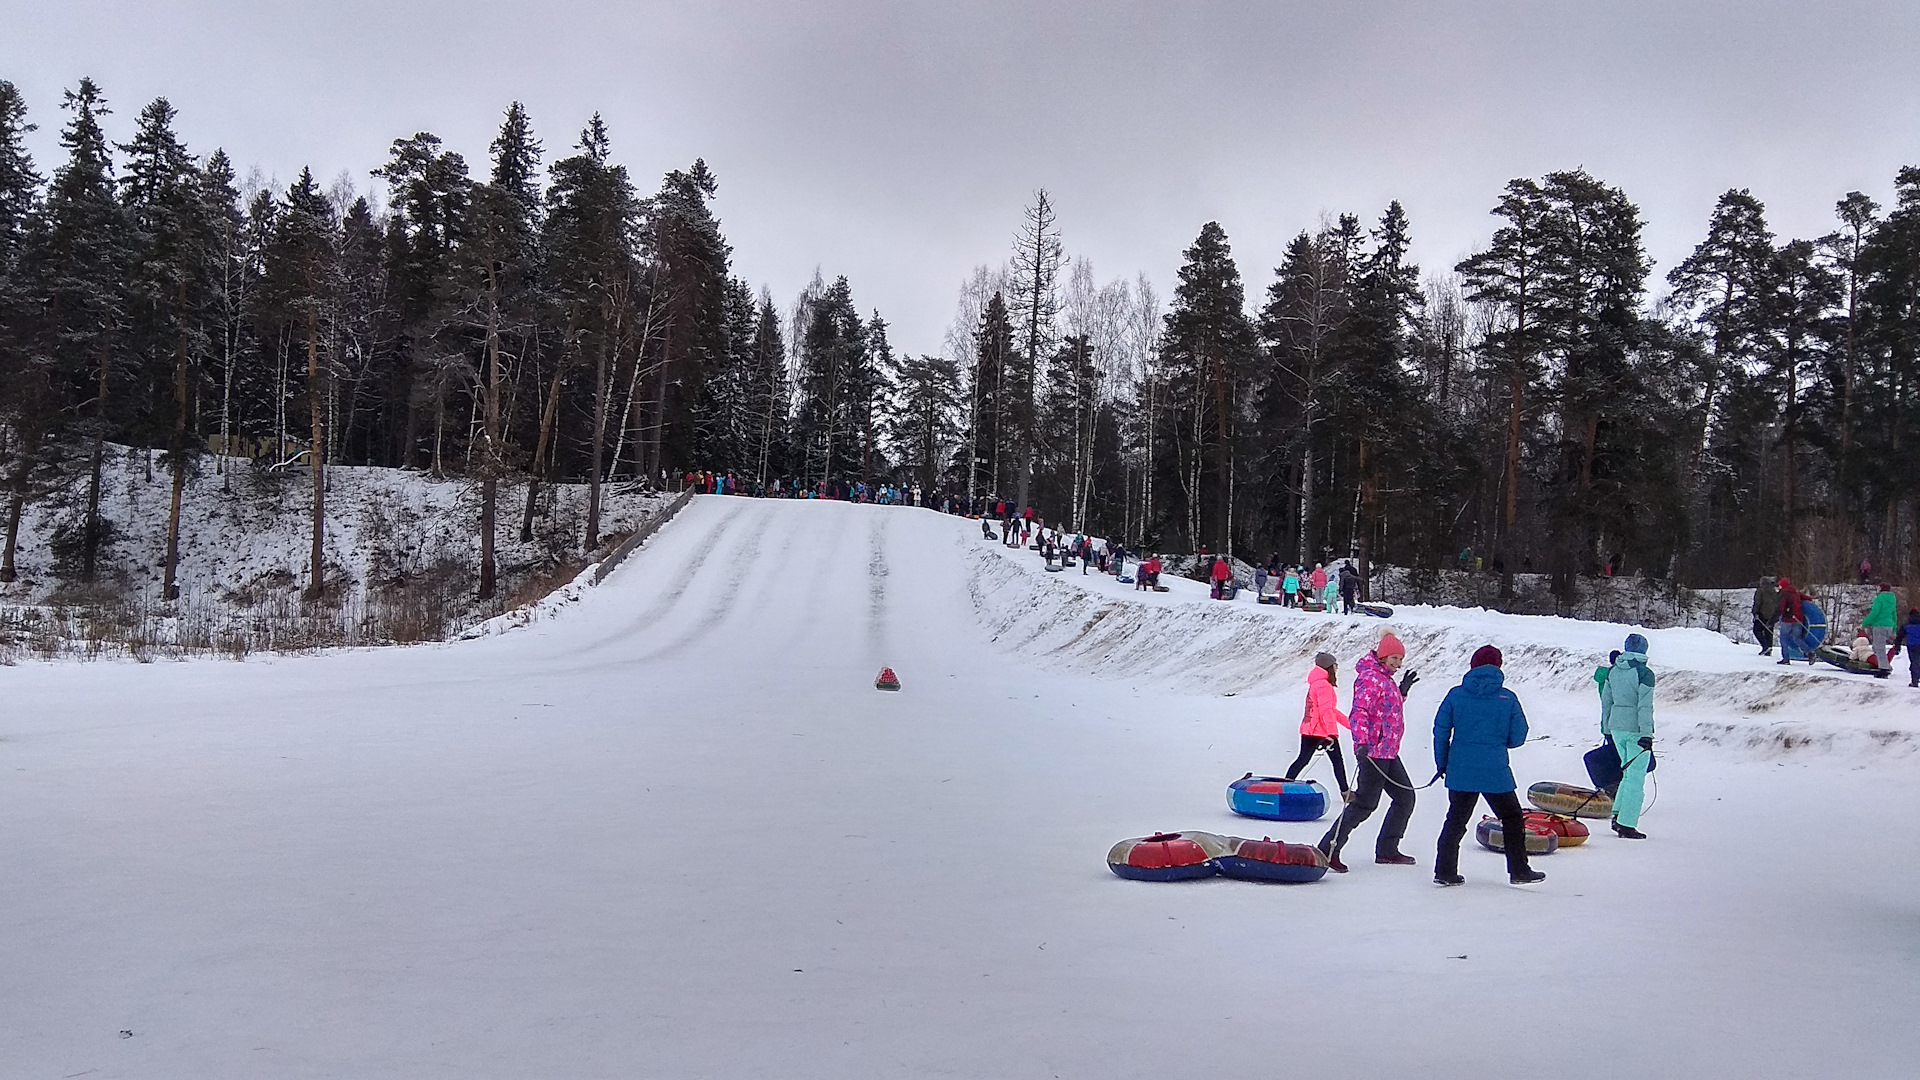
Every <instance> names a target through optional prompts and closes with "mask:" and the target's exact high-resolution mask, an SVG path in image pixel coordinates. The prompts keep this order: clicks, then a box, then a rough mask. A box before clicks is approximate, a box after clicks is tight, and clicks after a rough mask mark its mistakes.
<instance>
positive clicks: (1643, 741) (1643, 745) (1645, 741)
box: [1640, 735, 1653, 750]
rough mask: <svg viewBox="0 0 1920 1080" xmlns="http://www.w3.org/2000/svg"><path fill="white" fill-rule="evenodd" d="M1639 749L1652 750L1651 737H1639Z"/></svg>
mask: <svg viewBox="0 0 1920 1080" xmlns="http://www.w3.org/2000/svg"><path fill="white" fill-rule="evenodd" d="M1640 749H1642V750H1651V749H1653V736H1651V735H1642V736H1640Z"/></svg>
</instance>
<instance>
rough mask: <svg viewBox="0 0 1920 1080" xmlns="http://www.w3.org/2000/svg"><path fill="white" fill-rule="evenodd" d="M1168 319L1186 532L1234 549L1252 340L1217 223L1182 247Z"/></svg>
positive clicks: (1173, 423) (1166, 350)
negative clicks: (1238, 450)
mask: <svg viewBox="0 0 1920 1080" xmlns="http://www.w3.org/2000/svg"><path fill="white" fill-rule="evenodd" d="M1165 322H1166V329H1165V332H1164V333H1163V335H1162V338H1161V345H1160V355H1161V362H1162V364H1163V365H1164V366H1165V367H1166V369H1167V376H1168V380H1169V384H1170V386H1172V387H1175V388H1177V389H1176V391H1175V396H1174V397H1173V398H1172V399H1171V401H1170V408H1169V409H1168V421H1169V427H1170V432H1169V435H1170V442H1171V443H1172V445H1173V447H1174V448H1175V451H1176V454H1175V457H1174V459H1173V461H1172V462H1171V464H1172V465H1173V466H1174V469H1173V473H1174V476H1173V479H1174V484H1175V486H1176V487H1177V489H1178V490H1179V493H1180V499H1181V506H1180V509H1181V510H1182V511H1183V516H1184V521H1185V528H1184V530H1183V532H1184V535H1185V537H1186V539H1187V542H1188V543H1190V544H1192V545H1194V546H1196V547H1199V548H1205V549H1207V550H1210V551H1220V552H1225V553H1227V554H1232V553H1233V539H1234V537H1233V501H1234V466H1235V451H1236V448H1237V447H1236V443H1237V440H1238V438H1239V427H1240V425H1239V418H1240V410H1241V406H1242V403H1243V402H1244V400H1245V397H1246V394H1247V390H1248V385H1249V378H1250V374H1251V370H1252V366H1253V359H1254V355H1255V348H1256V341H1255V335H1254V330H1253V324H1252V322H1251V321H1250V320H1249V319H1248V318H1247V314H1246V288H1245V286H1243V285H1242V284H1241V281H1240V269H1239V267H1237V266H1236V265H1234V261H1233V252H1232V249H1231V248H1230V247H1229V245H1228V243H1227V234H1226V230H1224V229H1222V228H1221V227H1220V224H1219V223H1218V222H1214V221H1209V222H1207V223H1206V225H1204V226H1202V227H1201V229H1200V235H1199V236H1198V237H1197V238H1196V239H1195V240H1194V242H1193V245H1192V246H1191V247H1189V248H1187V250H1186V253H1185V261H1184V263H1183V264H1182V266H1181V267H1180V284H1179V286H1178V287H1177V288H1176V289H1175V290H1174V294H1173V306H1172V308H1171V310H1169V311H1168V312H1167V315H1166V320H1165Z"/></svg>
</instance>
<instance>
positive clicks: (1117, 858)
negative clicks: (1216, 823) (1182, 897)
mask: <svg viewBox="0 0 1920 1080" xmlns="http://www.w3.org/2000/svg"><path fill="white" fill-rule="evenodd" d="M1226 848H1227V843H1226V840H1225V838H1223V837H1219V836H1215V835H1213V834H1212V833H1201V832H1184V833H1154V834H1153V835H1152V836H1140V837H1135V838H1134V839H1131V840H1122V841H1120V842H1119V843H1117V844H1115V845H1113V849H1112V850H1111V851H1108V852H1107V869H1109V870H1112V871H1113V872H1114V873H1115V874H1118V875H1119V876H1121V877H1123V878H1127V879H1129V880H1131V881H1191V880H1192V879H1194V878H1203V877H1212V876H1213V875H1214V874H1215V873H1217V872H1218V870H1217V868H1216V867H1215V866H1214V863H1213V859H1214V856H1215V855H1218V854H1220V853H1222V852H1224V851H1225V850H1226Z"/></svg>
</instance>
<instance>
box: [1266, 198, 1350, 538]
mask: <svg viewBox="0 0 1920 1080" xmlns="http://www.w3.org/2000/svg"><path fill="white" fill-rule="evenodd" d="M1359 232H1360V222H1359V219H1358V218H1356V217H1354V216H1353V215H1351V214H1345V215H1342V216H1341V218H1340V220H1339V223H1338V225H1334V226H1328V227H1325V228H1322V229H1321V230H1320V231H1319V232H1318V233H1316V234H1313V235H1309V234H1307V233H1305V232H1302V233H1300V234H1299V235H1298V236H1296V237H1294V239H1293V242H1292V243H1290V244H1288V245H1287V253H1286V257H1285V259H1284V260H1283V261H1282V262H1281V264H1280V266H1279V267H1278V268H1277V269H1275V270H1274V282H1273V284H1272V285H1270V286H1268V287H1267V302H1266V305H1265V306H1264V307H1262V308H1261V310H1260V322H1259V329H1260V336H1261V341H1262V344H1263V345H1264V347H1265V358H1266V375H1265V385H1264V387H1263V388H1262V391H1261V411H1260V415H1261V421H1262V426H1263V428H1264V429H1265V431H1266V432H1268V433H1269V435H1270V436H1272V437H1274V439H1275V444H1276V445H1275V449H1276V450H1278V451H1280V452H1281V455H1283V456H1284V459H1285V460H1284V461H1283V462H1281V463H1277V464H1279V465H1280V467H1279V468H1275V469H1272V470H1271V471H1269V473H1268V481H1267V486H1268V488H1269V490H1276V489H1278V488H1279V487H1280V486H1281V484H1282V483H1284V482H1285V481H1286V479H1287V477H1288V474H1289V473H1290V474H1291V475H1292V476H1293V477H1296V478H1297V480H1296V481H1295V483H1296V484H1297V486H1296V487H1295V490H1296V491H1297V492H1298V497H1299V503H1298V514H1297V516H1295V517H1294V522H1295V530H1294V535H1293V536H1292V537H1291V539H1293V540H1294V542H1295V544H1294V559H1295V561H1297V562H1302V563H1304V562H1306V561H1308V560H1310V559H1313V558H1314V557H1315V556H1316V555H1317V554H1318V552H1319V551H1320V550H1321V549H1322V548H1323V547H1324V546H1325V545H1324V543H1316V542H1315V540H1314V534H1315V531H1316V529H1317V528H1318V526H1317V524H1316V522H1315V510H1316V507H1315V501H1314V500H1315V495H1316V494H1317V493H1318V479H1319V478H1318V471H1319V468H1320V459H1319V457H1318V456H1317V451H1318V449H1319V444H1320V443H1321V442H1322V441H1323V437H1322V435H1321V432H1320V425H1321V421H1322V420H1323V419H1324V418H1325V417H1326V416H1327V414H1328V413H1329V411H1330V409H1331V403H1330V402H1329V401H1328V399H1327V398H1328V393H1329V388H1330V387H1331V386H1332V385H1333V380H1334V379H1335V377H1336V376H1337V374H1338V373H1337V370H1336V367H1335V364H1336V362H1337V361H1338V360H1339V359H1340V353H1339V350H1338V349H1336V347H1335V343H1336V336H1337V335H1338V334H1339V332H1340V330H1341V327H1342V326H1343V325H1344V324H1345V322H1346V319H1347V312H1348V305H1349V301H1350V297H1349V286H1350V282H1349V277H1350V276H1351V268H1350V267H1349V265H1348V257H1349V253H1350V252H1351V251H1352V250H1353V248H1354V246H1355V242H1356V239H1357V237H1358V235H1359ZM1281 455H1276V456H1281ZM1289 509H1291V508H1289Z"/></svg>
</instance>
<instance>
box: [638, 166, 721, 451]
mask: <svg viewBox="0 0 1920 1080" xmlns="http://www.w3.org/2000/svg"><path fill="white" fill-rule="evenodd" d="M719 186H720V185H719V181H718V180H717V179H715V177H714V175H713V173H712V172H711V171H710V170H709V169H708V168H707V163H706V162H705V161H701V160H696V161H695V162H694V163H693V166H692V168H689V169H687V170H685V171H681V170H679V169H675V170H674V171H672V172H669V173H667V175H666V177H665V178H664V179H662V180H661V182H660V190H659V192H658V193H657V194H655V195H654V197H653V198H652V199H649V200H648V201H647V204H646V206H645V211H644V212H645V216H646V236H647V243H648V246H649V248H650V253H651V255H652V257H653V260H654V264H655V265H654V275H653V297H652V299H653V303H652V304H651V305H650V306H651V307H653V308H656V309H657V314H656V315H654V316H653V317H652V318H651V319H650V322H652V323H654V324H656V325H650V326H649V327H648V336H649V339H650V340H654V341H656V342H657V344H656V345H655V356H656V359H655V360H654V362H653V371H654V380H655V383H654V392H653V394H652V396H651V401H650V402H649V403H648V404H649V411H650V413H651V416H650V419H649V421H648V423H647V424H646V427H645V431H646V434H647V453H646V455H645V458H644V466H643V470H642V471H643V472H645V473H646V474H647V475H653V474H654V473H655V472H657V471H658V470H660V469H661V468H663V467H668V466H672V467H678V466H680V465H684V464H690V463H691V456H690V455H691V453H692V450H693V431H692V428H693V423H694V413H695V406H696V405H697V403H698V402H699V400H700V397H701V386H700V383H701V379H702V377H703V376H704V374H705V372H706V371H707V370H709V369H719V368H720V367H722V366H724V364H725V363H726V360H727V276H728V261H729V259H731V257H732V253H733V249H732V248H731V247H730V246H729V245H728V244H727V241H726V238H725V237H724V236H722V235H721V232H720V222H719V221H718V220H717V219H716V218H715V217H714V216H713V210H712V208H711V207H710V206H709V205H708V203H709V202H710V200H712V198H713V197H714V194H715V193H716V192H717V191H719ZM710 464H711V463H710Z"/></svg>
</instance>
